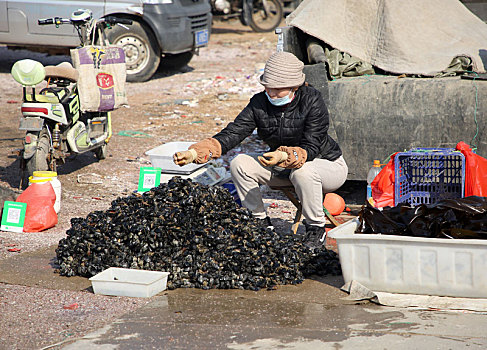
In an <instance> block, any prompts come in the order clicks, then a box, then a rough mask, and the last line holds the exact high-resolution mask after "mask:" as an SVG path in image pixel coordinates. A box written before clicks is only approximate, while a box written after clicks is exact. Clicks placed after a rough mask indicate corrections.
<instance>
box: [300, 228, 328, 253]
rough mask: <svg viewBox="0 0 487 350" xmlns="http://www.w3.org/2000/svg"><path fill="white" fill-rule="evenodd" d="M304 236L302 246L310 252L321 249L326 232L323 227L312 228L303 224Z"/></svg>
mask: <svg viewBox="0 0 487 350" xmlns="http://www.w3.org/2000/svg"><path fill="white" fill-rule="evenodd" d="M304 225H305V227H306V234H305V235H304V237H303V244H304V245H305V246H306V247H308V248H309V249H311V250H315V249H318V248H323V247H324V246H325V239H326V230H325V226H323V227H320V226H313V225H308V224H307V223H306V222H305V223H304Z"/></svg>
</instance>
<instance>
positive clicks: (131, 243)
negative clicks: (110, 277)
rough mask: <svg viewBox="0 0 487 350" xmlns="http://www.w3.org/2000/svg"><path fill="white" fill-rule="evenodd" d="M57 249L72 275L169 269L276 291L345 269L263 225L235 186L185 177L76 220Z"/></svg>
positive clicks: (182, 276)
mask: <svg viewBox="0 0 487 350" xmlns="http://www.w3.org/2000/svg"><path fill="white" fill-rule="evenodd" d="M56 254H57V259H58V263H59V265H60V268H59V273H60V274H61V275H64V276H74V275H79V276H84V277H91V276H93V275H96V274H97V273H99V272H101V271H103V270H105V269H107V268H109V267H111V266H113V267H125V268H134V269H145V270H156V271H168V272H170V275H169V279H168V288H169V289H174V288H178V287H196V288H203V289H210V288H222V289H228V288H240V289H251V290H259V289H261V288H268V289H272V288H274V287H275V286H276V285H280V284H297V283H300V282H302V280H303V278H304V277H305V276H306V275H308V274H313V273H314V274H319V275H323V274H326V273H332V274H339V273H340V267H339V262H338V259H337V256H336V254H335V253H334V252H332V251H327V250H326V249H325V248H323V249H322V250H320V251H319V252H316V251H315V252H314V254H312V252H310V251H309V249H308V248H306V247H305V246H304V245H303V244H302V243H301V242H300V239H299V238H298V237H296V236H293V235H280V234H278V233H276V232H274V231H272V230H269V229H267V228H266V227H264V226H263V225H262V224H260V222H259V220H255V219H254V218H253V217H252V215H251V214H250V213H249V211H248V210H247V209H244V208H241V207H239V206H237V205H236V203H235V201H234V199H233V197H232V196H231V195H230V193H229V192H228V191H227V190H225V189H223V188H220V187H208V186H204V185H200V184H197V183H193V182H191V180H183V179H181V178H179V177H175V178H173V179H172V180H170V181H169V182H168V183H167V184H163V185H160V186H159V187H156V188H153V189H152V190H151V191H149V192H146V193H144V194H143V195H138V194H137V195H135V194H134V195H131V196H128V197H125V198H118V199H116V200H114V201H113V202H112V204H111V207H110V208H109V209H108V210H106V211H95V212H92V213H90V214H89V215H88V216H87V217H86V219H83V218H73V219H71V228H70V229H69V230H68V231H67V237H66V238H63V239H61V241H60V242H59V245H58V248H57V249H56Z"/></svg>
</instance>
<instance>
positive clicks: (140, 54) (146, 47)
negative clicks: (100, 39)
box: [106, 21, 161, 82]
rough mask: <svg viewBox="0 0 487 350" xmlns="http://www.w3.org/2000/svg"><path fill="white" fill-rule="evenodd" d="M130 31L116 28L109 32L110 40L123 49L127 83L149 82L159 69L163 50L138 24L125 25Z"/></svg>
mask: <svg viewBox="0 0 487 350" xmlns="http://www.w3.org/2000/svg"><path fill="white" fill-rule="evenodd" d="M125 26H127V27H128V28H129V30H127V29H125V28H123V27H121V26H114V27H113V28H112V29H109V30H107V32H106V35H107V38H108V40H109V41H110V43H111V44H113V45H119V46H121V47H123V50H124V52H125V63H126V66H127V81H134V82H136V81H146V80H149V79H150V78H151V77H152V76H153V75H154V73H155V72H156V70H157V67H159V62H160V61H161V50H160V48H159V46H158V45H157V40H156V39H155V38H154V35H153V34H152V32H151V31H150V30H149V29H146V28H145V27H144V26H142V25H141V24H140V23H138V22H135V21H134V22H133V23H132V24H131V25H127V24H126V25H125Z"/></svg>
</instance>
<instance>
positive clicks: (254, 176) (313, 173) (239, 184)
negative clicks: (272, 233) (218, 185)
mask: <svg viewBox="0 0 487 350" xmlns="http://www.w3.org/2000/svg"><path fill="white" fill-rule="evenodd" d="M230 172H231V174H232V179H233V182H234V184H235V187H236V189H237V193H238V196H239V197H240V200H241V201H242V204H243V206H245V207H246V208H248V209H249V210H250V211H251V212H252V214H253V215H254V217H256V218H258V219H264V218H265V217H266V215H267V214H266V211H265V208H264V202H263V201H262V194H261V192H260V189H259V185H264V184H265V185H268V186H289V185H293V186H294V190H295V191H296V194H297V195H298V198H299V200H300V201H301V205H302V207H303V215H304V217H305V218H306V221H307V222H308V223H309V224H310V225H315V226H324V225H325V223H326V219H325V215H324V213H323V193H328V192H333V191H335V190H337V189H338V188H339V187H340V186H341V185H343V183H344V182H345V180H346V179H347V174H348V167H347V164H346V163H345V160H344V159H343V157H340V158H338V159H336V160H335V161H333V162H331V161H329V160H326V159H315V160H313V161H311V162H306V163H305V164H304V165H303V166H302V167H301V168H299V169H292V170H291V174H290V175H289V178H280V177H277V176H276V175H275V174H273V172H272V171H271V168H269V167H264V166H263V165H262V164H260V162H259V161H258V160H257V156H249V155H246V154H240V155H238V156H236V157H235V158H234V159H233V160H232V162H231V163H230Z"/></svg>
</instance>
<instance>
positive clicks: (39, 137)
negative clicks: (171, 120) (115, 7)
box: [11, 10, 132, 186]
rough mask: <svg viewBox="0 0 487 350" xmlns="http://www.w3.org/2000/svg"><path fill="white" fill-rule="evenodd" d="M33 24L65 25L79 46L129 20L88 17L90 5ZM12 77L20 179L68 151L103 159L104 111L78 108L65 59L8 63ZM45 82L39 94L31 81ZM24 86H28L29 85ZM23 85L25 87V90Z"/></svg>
mask: <svg viewBox="0 0 487 350" xmlns="http://www.w3.org/2000/svg"><path fill="white" fill-rule="evenodd" d="M38 23H39V25H55V26H56V27H59V26H60V25H62V24H71V25H73V26H74V28H75V29H76V31H77V33H78V36H79V38H80V46H85V45H90V44H91V43H92V42H93V38H94V37H95V35H94V34H95V33H97V29H100V30H101V31H100V32H101V33H103V30H106V29H110V28H111V26H113V25H117V24H118V25H122V26H123V24H129V25H130V24H131V23H132V21H131V20H127V19H123V18H116V17H111V16H109V17H105V18H100V19H98V20H95V19H93V16H92V12H91V11H90V10H77V11H75V12H73V13H72V15H71V17H70V18H60V17H54V18H48V19H39V20H38ZM11 73H12V76H13V78H14V79H15V80H16V81H17V82H18V83H19V84H21V85H22V88H23V94H22V106H21V113H22V116H21V118H20V126H19V129H20V130H25V131H26V135H25V138H24V144H23V146H24V147H23V149H22V151H21V170H22V179H21V186H22V182H23V181H25V180H26V179H28V178H29V177H30V176H31V175H32V173H33V172H34V171H38V170H52V171H56V167H57V163H58V161H62V162H63V163H64V162H65V160H66V158H67V157H68V156H70V155H73V154H80V153H85V152H89V151H91V152H94V153H95V156H96V157H97V158H98V159H99V160H102V159H105V158H106V155H107V144H108V141H109V140H110V137H111V136H112V126H111V116H110V112H82V111H81V110H80V100H79V95H78V86H77V84H76V83H77V80H78V71H77V70H76V69H74V68H73V66H72V65H71V64H70V63H69V62H63V63H61V64H59V65H57V66H46V67H44V66H43V65H42V64H41V63H40V62H37V61H34V60H30V59H24V60H20V61H18V62H16V63H15V64H14V65H13V67H12V71H11ZM44 80H46V81H47V84H46V86H45V87H44V88H42V89H41V90H40V91H39V93H37V92H36V85H38V84H40V83H41V82H43V81H44ZM29 88H30V90H29ZM28 90H29V91H28Z"/></svg>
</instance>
